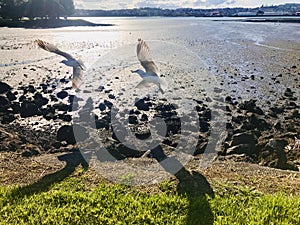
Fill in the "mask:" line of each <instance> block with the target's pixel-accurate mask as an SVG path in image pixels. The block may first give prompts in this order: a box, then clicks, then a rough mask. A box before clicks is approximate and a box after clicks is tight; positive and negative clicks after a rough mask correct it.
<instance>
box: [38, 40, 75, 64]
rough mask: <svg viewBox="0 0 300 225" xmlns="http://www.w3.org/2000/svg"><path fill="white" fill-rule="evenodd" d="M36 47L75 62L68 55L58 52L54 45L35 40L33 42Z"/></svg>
mask: <svg viewBox="0 0 300 225" xmlns="http://www.w3.org/2000/svg"><path fill="white" fill-rule="evenodd" d="M35 42H36V43H37V44H38V46H39V47H40V48H42V49H44V50H46V51H48V52H53V53H55V54H58V55H61V56H63V57H65V58H66V59H68V60H75V59H74V57H73V56H71V55H70V54H69V53H66V52H63V51H61V50H59V49H58V48H57V47H56V46H55V45H53V44H50V43H48V42H45V41H42V40H40V39H37V40H36V41H35Z"/></svg>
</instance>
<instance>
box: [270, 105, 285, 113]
mask: <svg viewBox="0 0 300 225" xmlns="http://www.w3.org/2000/svg"><path fill="white" fill-rule="evenodd" d="M270 109H271V110H272V112H274V113H276V114H281V113H283V112H284V107H283V106H282V107H280V106H275V107H271V108H270Z"/></svg>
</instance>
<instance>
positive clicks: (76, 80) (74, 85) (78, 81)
mask: <svg viewBox="0 0 300 225" xmlns="http://www.w3.org/2000/svg"><path fill="white" fill-rule="evenodd" d="M81 83H82V80H81V79H80V78H79V77H75V78H73V79H72V88H73V89H78V88H79V87H80V85H81Z"/></svg>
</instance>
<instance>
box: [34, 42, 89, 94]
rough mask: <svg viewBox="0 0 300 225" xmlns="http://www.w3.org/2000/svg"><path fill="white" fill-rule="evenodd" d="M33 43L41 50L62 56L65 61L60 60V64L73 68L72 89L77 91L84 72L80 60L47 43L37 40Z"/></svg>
mask: <svg viewBox="0 0 300 225" xmlns="http://www.w3.org/2000/svg"><path fill="white" fill-rule="evenodd" d="M35 42H36V43H37V44H38V46H39V47H40V48H42V49H44V50H46V51H48V52H53V53H55V54H58V55H60V56H63V57H65V58H66V59H67V60H62V61H61V63H63V64H65V65H66V66H70V67H73V77H72V87H73V88H74V89H77V88H78V87H79V86H80V84H81V82H82V76H83V70H85V66H84V64H83V62H82V61H81V60H80V59H75V58H74V57H73V56H72V55H70V54H69V53H66V52H63V51H61V50H59V49H58V48H57V47H56V46H55V45H53V44H50V43H47V42H45V41H42V40H39V39H38V40H36V41H35Z"/></svg>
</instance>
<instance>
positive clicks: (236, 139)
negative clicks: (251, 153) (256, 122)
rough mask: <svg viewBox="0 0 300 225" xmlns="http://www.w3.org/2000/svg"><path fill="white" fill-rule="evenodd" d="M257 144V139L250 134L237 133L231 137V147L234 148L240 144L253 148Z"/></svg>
mask: <svg viewBox="0 0 300 225" xmlns="http://www.w3.org/2000/svg"><path fill="white" fill-rule="evenodd" d="M256 143H257V137H256V136H255V135H254V134H253V133H251V132H245V133H238V134H234V135H233V136H232V142H231V146H236V145H240V144H248V145H250V146H255V144H256Z"/></svg>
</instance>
